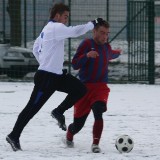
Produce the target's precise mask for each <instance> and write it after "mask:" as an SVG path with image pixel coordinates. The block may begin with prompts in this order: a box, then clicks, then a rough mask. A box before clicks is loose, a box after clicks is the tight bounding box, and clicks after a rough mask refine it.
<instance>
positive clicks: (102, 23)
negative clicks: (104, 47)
mask: <svg viewBox="0 0 160 160" xmlns="http://www.w3.org/2000/svg"><path fill="white" fill-rule="evenodd" d="M101 26H103V27H105V28H109V27H110V25H109V22H107V21H105V20H103V21H102V22H101V23H98V24H97V25H96V26H95V27H94V29H98V28H99V27H101Z"/></svg>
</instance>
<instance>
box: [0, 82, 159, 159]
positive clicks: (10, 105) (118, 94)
mask: <svg viewBox="0 0 160 160" xmlns="http://www.w3.org/2000/svg"><path fill="white" fill-rule="evenodd" d="M109 87H110V89H111V93H110V97H109V102H108V111H107V112H106V113H105V114H104V121H105V122H104V131H103V135H102V139H101V143H100V147H101V149H102V153H99V154H95V153H92V152H91V151H90V146H91V142H92V124H93V115H92V113H91V114H90V116H89V117H88V119H87V122H86V124H85V127H84V128H83V129H82V130H81V131H80V133H79V134H77V135H76V136H75V139H74V142H75V147H74V148H67V147H66V146H65V145H64V144H63V142H62V138H63V137H65V132H64V131H62V130H61V129H59V128H58V126H57V124H56V122H55V120H54V119H52V118H51V116H50V112H51V110H52V109H53V108H55V107H56V106H57V105H58V104H59V103H60V102H61V101H62V100H63V99H64V97H65V96H66V94H64V93H60V92H56V93H55V94H54V95H53V96H52V97H51V98H50V99H49V101H48V102H47V103H46V104H45V105H44V106H43V108H42V109H41V110H40V111H39V112H38V114H37V115H36V116H35V117H34V118H33V119H32V120H31V121H30V123H29V124H28V125H27V126H26V128H25V129H24V131H23V133H22V136H21V139H20V140H21V146H22V149H23V151H19V152H13V151H12V149H11V147H10V145H9V144H8V143H7V142H6V141H5V137H6V135H7V134H8V133H9V132H10V131H11V129H12V127H13V125H14V123H15V121H16V119H17V116H18V114H19V112H20V111H21V110H22V109H23V108H24V106H25V105H26V103H27V101H28V99H29V97H30V94H31V91H32V88H33V83H23V82H17V83H13V82H10V83H8V82H0V129H1V131H0V159H3V160H22V159H23V160H53V159H55V160H73V159H76V160H94V159H99V160H159V159H160V152H159V149H160V123H159V122H160V103H159V102H160V101H159V98H158V97H159V95H160V85H140V84H110V85H109ZM72 115H73V109H70V110H68V111H67V112H66V113H65V116H66V123H67V124H70V123H71V122H72V118H73V116H72ZM122 134H128V135H130V136H131V137H132V138H133V139H134V143H135V145H134V149H133V150H132V151H131V152H130V153H126V154H120V153H119V152H118V151H117V150H116V148H115V146H114V145H115V140H116V138H117V137H118V136H119V135H122Z"/></svg>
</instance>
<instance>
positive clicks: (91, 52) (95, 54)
mask: <svg viewBox="0 0 160 160" xmlns="http://www.w3.org/2000/svg"><path fill="white" fill-rule="evenodd" d="M98 56H99V54H98V52H96V51H89V52H88V53H87V57H88V58H96V57H98Z"/></svg>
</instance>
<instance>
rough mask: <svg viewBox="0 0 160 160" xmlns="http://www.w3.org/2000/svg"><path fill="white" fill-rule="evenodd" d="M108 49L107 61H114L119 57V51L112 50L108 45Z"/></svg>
mask: <svg viewBox="0 0 160 160" xmlns="http://www.w3.org/2000/svg"><path fill="white" fill-rule="evenodd" d="M108 48H109V60H112V59H116V58H118V57H119V56H120V55H121V52H122V50H121V49H114V50H113V49H112V48H111V46H110V45H109V44H108Z"/></svg>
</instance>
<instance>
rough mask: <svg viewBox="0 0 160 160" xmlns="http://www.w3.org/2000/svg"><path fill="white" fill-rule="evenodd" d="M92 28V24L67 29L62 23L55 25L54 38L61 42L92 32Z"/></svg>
mask: <svg viewBox="0 0 160 160" xmlns="http://www.w3.org/2000/svg"><path fill="white" fill-rule="evenodd" d="M93 27H94V25H93V23H92V22H88V23H86V24H82V25H77V26H70V27H67V26H65V25H64V24H62V23H57V24H56V26H55V38H56V39H57V40H61V39H66V38H71V37H78V36H81V35H83V34H85V33H86V32H88V31H89V30H92V29H93Z"/></svg>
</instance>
